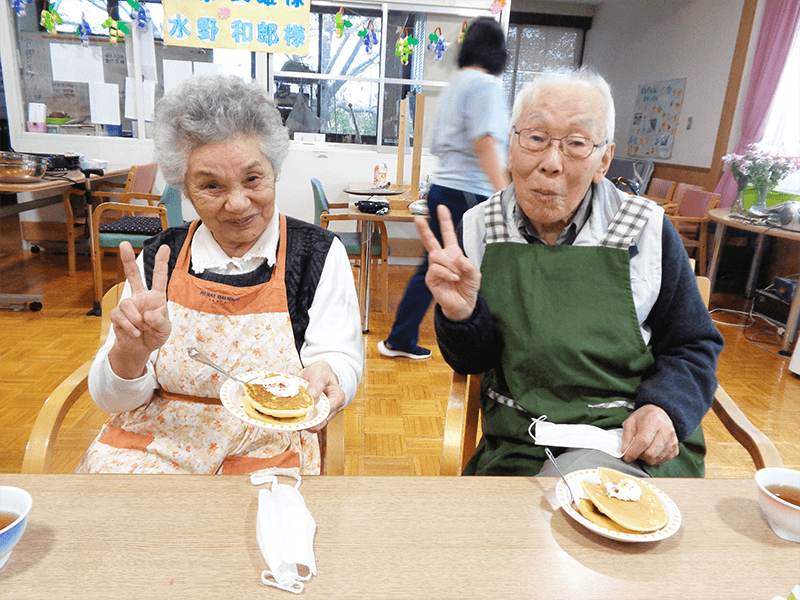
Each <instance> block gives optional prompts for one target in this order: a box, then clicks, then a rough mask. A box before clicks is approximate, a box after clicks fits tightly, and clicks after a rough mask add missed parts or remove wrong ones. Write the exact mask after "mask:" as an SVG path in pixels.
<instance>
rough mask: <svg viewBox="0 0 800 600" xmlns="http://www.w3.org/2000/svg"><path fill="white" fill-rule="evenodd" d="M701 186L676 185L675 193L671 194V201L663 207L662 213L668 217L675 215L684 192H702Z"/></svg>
mask: <svg viewBox="0 0 800 600" xmlns="http://www.w3.org/2000/svg"><path fill="white" fill-rule="evenodd" d="M702 189H703V186H700V185H695V184H693V183H678V184H676V186H675V192H674V193H673V194H672V201H671V202H668V203H667V204H664V205H663V209H664V212H665V213H667V214H668V215H673V214H676V211H677V209H678V205H679V204H680V203H681V200H682V199H683V196H684V194H685V193H686V190H702Z"/></svg>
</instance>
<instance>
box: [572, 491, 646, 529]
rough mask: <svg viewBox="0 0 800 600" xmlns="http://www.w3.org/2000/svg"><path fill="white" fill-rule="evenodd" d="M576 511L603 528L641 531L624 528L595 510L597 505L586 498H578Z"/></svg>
mask: <svg viewBox="0 0 800 600" xmlns="http://www.w3.org/2000/svg"><path fill="white" fill-rule="evenodd" d="M578 512H579V513H580V514H581V515H582V516H584V517H585V518H586V519H588V520H589V521H591V522H592V523H594V524H595V525H599V526H600V527H603V528H605V529H610V530H611V531H618V532H620V533H633V534H637V533H641V532H639V531H633V530H632V529H626V528H625V527H623V526H622V525H620V524H619V523H617V522H616V521H612V520H611V519H609V518H608V517H607V516H605V515H604V514H603V513H601V512H600V511H599V510H597V507H596V506H595V505H594V504H592V502H590V501H589V500H587V499H586V498H581V499H580V500H578Z"/></svg>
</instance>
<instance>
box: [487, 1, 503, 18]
mask: <svg viewBox="0 0 800 600" xmlns="http://www.w3.org/2000/svg"><path fill="white" fill-rule="evenodd" d="M505 7H506V0H494V2H492V6H491V7H489V10H490V11H491V13H492V14H493V15H496V14H499V13H501V12H503V9H504V8H505Z"/></svg>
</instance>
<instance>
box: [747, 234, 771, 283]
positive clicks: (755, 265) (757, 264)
mask: <svg viewBox="0 0 800 600" xmlns="http://www.w3.org/2000/svg"><path fill="white" fill-rule="evenodd" d="M766 239H767V236H765V235H764V234H763V233H759V234H758V237H757V238H756V251H755V253H754V254H753V262H752V263H750V274H749V275H748V276H747V285H746V286H745V288H744V295H745V298H752V297H753V288H754V287H755V285H756V277H757V276H758V270H759V269H760V268H761V257H762V256H763V255H764V245H765V242H766Z"/></svg>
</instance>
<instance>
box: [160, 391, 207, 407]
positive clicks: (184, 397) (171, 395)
mask: <svg viewBox="0 0 800 600" xmlns="http://www.w3.org/2000/svg"><path fill="white" fill-rule="evenodd" d="M156 395H157V396H158V397H159V398H163V399H164V400H180V401H181V402H197V403H198V404H212V405H218V406H222V400H220V399H219V398H204V397H202V396H190V395H188V394H176V393H175V392H168V391H167V390H165V389H161V388H159V389H157V390H156Z"/></svg>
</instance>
